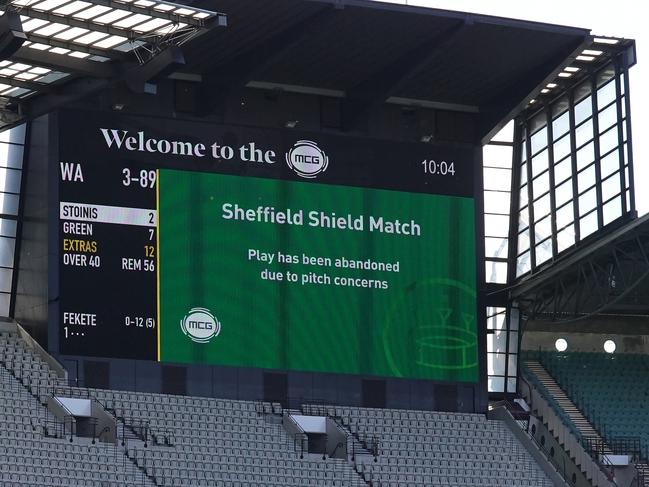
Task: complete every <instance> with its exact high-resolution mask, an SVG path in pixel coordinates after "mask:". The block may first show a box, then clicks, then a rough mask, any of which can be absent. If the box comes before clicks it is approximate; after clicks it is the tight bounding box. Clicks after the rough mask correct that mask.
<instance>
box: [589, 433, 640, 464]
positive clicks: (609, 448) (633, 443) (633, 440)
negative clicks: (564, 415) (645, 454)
mask: <svg viewBox="0 0 649 487" xmlns="http://www.w3.org/2000/svg"><path fill="white" fill-rule="evenodd" d="M584 443H585V447H586V451H589V452H592V454H593V455H607V454H612V455H631V456H632V457H633V458H636V459H640V457H641V455H642V442H641V440H640V438H639V437H637V436H628V437H617V438H612V439H611V440H604V439H602V438H601V437H591V436H587V437H585V438H584Z"/></svg>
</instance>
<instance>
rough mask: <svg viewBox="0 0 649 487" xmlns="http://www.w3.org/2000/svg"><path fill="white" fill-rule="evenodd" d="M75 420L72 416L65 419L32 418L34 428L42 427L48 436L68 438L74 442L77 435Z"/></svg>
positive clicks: (44, 434)
mask: <svg viewBox="0 0 649 487" xmlns="http://www.w3.org/2000/svg"><path fill="white" fill-rule="evenodd" d="M75 426H76V425H75V420H74V418H73V417H72V416H66V417H65V418H63V419H56V418H53V419H42V420H40V421H38V422H35V420H32V428H34V429H39V428H42V429H41V432H42V434H43V436H45V437H47V438H57V439H64V438H65V439H68V440H69V441H70V443H72V441H73V439H74V436H75Z"/></svg>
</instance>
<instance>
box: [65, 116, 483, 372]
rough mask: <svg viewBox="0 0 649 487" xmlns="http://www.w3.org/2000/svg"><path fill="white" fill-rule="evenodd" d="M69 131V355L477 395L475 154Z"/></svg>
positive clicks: (205, 132)
mask: <svg viewBox="0 0 649 487" xmlns="http://www.w3.org/2000/svg"><path fill="white" fill-rule="evenodd" d="M80 121H83V123H81V122H80ZM59 127H60V129H59V130H60V136H59V161H58V165H57V167H56V171H57V179H58V188H57V189H58V197H57V203H58V220H57V222H56V225H57V232H56V235H57V241H56V242H55V246H56V248H57V250H58V255H59V266H58V308H59V312H58V316H57V317H56V318H57V319H58V330H59V343H60V352H61V353H62V354H68V355H86V356H102V357H118V358H135V359H145V360H157V361H161V362H167V363H185V364H213V365H224V366H234V367H255V368H263V369H274V370H295V371H314V372H325V373H340V374H362V375H375V376H382V377H401V378H412V379H428V380H444V381H464V382H475V381H477V380H478V345H477V344H478V339H477V321H476V310H477V305H476V252H475V242H476V238H475V207H474V198H473V150H472V149H471V148H466V147H459V146H451V145H439V144H438V145H435V144H423V143H403V142H391V141H385V140H375V139H365V138H358V137H344V136H340V135H338V136H335V135H326V134H314V133H303V132H302V133H300V132H295V131H291V130H273V129H252V128H244V127H231V126H229V127H228V126H218V125H209V124H200V123H190V122H178V121H168V120H167V121H164V122H163V123H161V121H160V120H151V119H146V118H135V117H132V118H127V117H121V118H116V117H107V116H105V115H100V114H95V113H83V114H79V113H76V112H63V113H61V114H60V123H59Z"/></svg>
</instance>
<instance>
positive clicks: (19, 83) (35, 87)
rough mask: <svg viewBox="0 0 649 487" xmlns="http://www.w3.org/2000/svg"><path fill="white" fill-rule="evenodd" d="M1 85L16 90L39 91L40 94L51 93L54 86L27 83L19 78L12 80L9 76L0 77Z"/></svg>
mask: <svg viewBox="0 0 649 487" xmlns="http://www.w3.org/2000/svg"><path fill="white" fill-rule="evenodd" d="M0 83H1V84H4V85H9V86H15V87H16V88H24V89H26V90H32V91H38V92H40V93H45V92H49V91H51V90H52V87H53V85H52V84H47V83H38V82H37V81H27V80H23V79H18V78H10V77H8V76H0ZM0 96H2V95H0Z"/></svg>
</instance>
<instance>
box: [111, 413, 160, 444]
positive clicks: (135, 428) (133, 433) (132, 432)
mask: <svg viewBox="0 0 649 487" xmlns="http://www.w3.org/2000/svg"><path fill="white" fill-rule="evenodd" d="M116 419H117V420H118V421H120V422H121V423H122V446H126V440H127V439H136V440H140V441H142V442H144V448H146V447H147V446H148V443H149V435H150V434H151V428H150V427H149V422H148V421H133V420H128V419H127V418H123V417H116Z"/></svg>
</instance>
